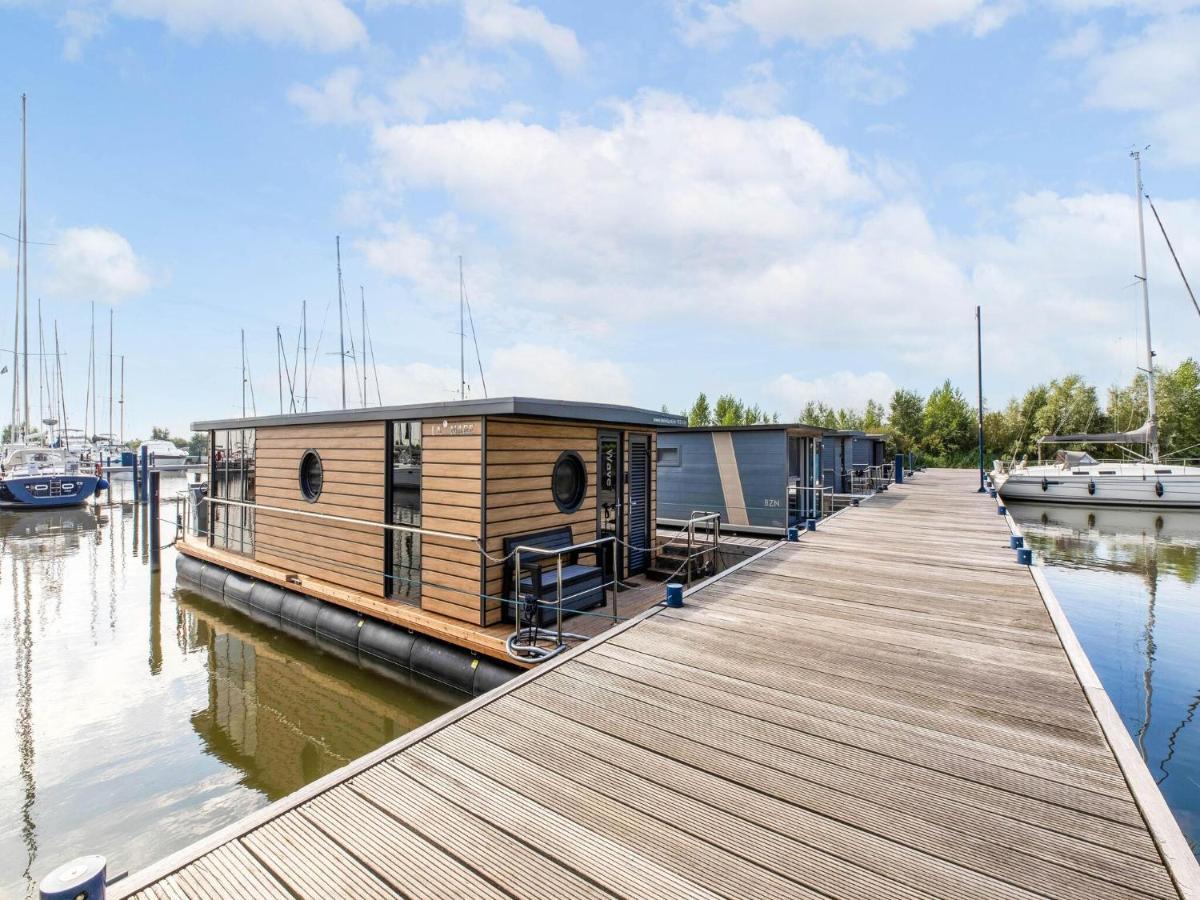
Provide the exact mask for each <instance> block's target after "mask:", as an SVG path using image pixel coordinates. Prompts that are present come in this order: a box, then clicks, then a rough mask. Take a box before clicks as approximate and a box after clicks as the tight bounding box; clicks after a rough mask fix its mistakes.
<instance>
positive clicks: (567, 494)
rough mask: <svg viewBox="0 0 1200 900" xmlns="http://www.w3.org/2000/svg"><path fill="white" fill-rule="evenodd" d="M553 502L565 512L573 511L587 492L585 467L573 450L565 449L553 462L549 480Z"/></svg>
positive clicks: (581, 502) (580, 503) (580, 504)
mask: <svg viewBox="0 0 1200 900" xmlns="http://www.w3.org/2000/svg"><path fill="white" fill-rule="evenodd" d="M550 486H551V489H552V490H553V491H554V502H555V503H556V504H558V508H559V509H560V510H562V511H563V512H565V513H573V512H575V510H577V509H579V507H580V506H582V505H583V497H584V495H585V494H586V493H587V469H585V468H584V466H583V459H582V458H581V457H580V455H579V454H578V453H576V452H575V451H574V450H565V451H563V453H562V455H561V456H559V457H558V462H556V463H555V464H554V477H553V479H552V482H551V485H550Z"/></svg>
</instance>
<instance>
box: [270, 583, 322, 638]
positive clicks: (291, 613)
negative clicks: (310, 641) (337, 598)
mask: <svg viewBox="0 0 1200 900" xmlns="http://www.w3.org/2000/svg"><path fill="white" fill-rule="evenodd" d="M320 612H321V601H320V600H316V599H314V598H313V597H309V596H307V595H305V594H298V593H296V592H295V591H284V592H283V603H282V604H281V605H280V607H279V626H280V628H282V629H283V630H284V631H285V632H287V633H289V634H292V635H294V636H297V637H301V638H303V637H307V636H308V635H315V634H316V633H317V615H318V613H320Z"/></svg>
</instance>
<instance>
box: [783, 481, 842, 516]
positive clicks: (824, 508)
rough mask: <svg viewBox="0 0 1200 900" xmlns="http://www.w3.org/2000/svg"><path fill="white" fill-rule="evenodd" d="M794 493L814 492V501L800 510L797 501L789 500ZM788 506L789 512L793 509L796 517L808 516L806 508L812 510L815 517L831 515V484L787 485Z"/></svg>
mask: <svg viewBox="0 0 1200 900" xmlns="http://www.w3.org/2000/svg"><path fill="white" fill-rule="evenodd" d="M796 494H815V495H816V497H815V502H813V503H812V504H811V505H808V506H806V507H804V509H803V510H801V507H800V504H799V503H792V502H791V501H792V498H793V497H794V496H795V495H796ZM788 506H789V509H788V512H789V514H790V513H792V512H793V511H794V512H795V514H796V516H797V518H809V516H808V514H807V511H808V510H812V511H814V512H815V513H816V514H817V516H816V517H817V518H823V517H825V516H828V515H831V514H832V513H833V486H832V485H831V486H829V487H825V486H823V485H813V486H809V485H804V484H790V485H788Z"/></svg>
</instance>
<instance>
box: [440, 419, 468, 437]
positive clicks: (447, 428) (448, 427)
mask: <svg viewBox="0 0 1200 900" xmlns="http://www.w3.org/2000/svg"><path fill="white" fill-rule="evenodd" d="M478 427H479V423H478V422H476V421H468V422H451V421H450V420H449V419H443V420H442V421H441V422H434V423H433V429H432V432H433V434H476V433H478V432H477V429H478Z"/></svg>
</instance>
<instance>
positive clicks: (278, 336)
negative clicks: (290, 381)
mask: <svg viewBox="0 0 1200 900" xmlns="http://www.w3.org/2000/svg"><path fill="white" fill-rule="evenodd" d="M275 377H276V378H277V379H279V414H280V415H281V416H282V415H283V335H282V333H281V332H280V330H279V326H278V325H276V326H275Z"/></svg>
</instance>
